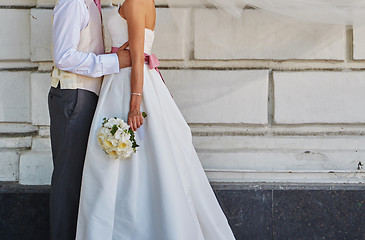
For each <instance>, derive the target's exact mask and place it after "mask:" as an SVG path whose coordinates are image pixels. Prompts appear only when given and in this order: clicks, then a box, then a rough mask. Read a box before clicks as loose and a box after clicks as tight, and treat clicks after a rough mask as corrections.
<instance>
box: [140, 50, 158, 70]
mask: <svg viewBox="0 0 365 240" xmlns="http://www.w3.org/2000/svg"><path fill="white" fill-rule="evenodd" d="M144 60H145V62H146V63H147V64H148V66H149V68H150V69H154V68H157V67H158V66H160V62H159V61H158V59H157V57H156V56H155V55H154V54H151V55H148V54H147V53H145V54H144Z"/></svg>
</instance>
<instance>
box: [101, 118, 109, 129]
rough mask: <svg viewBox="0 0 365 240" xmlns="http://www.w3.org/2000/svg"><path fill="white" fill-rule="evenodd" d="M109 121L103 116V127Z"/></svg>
mask: <svg viewBox="0 0 365 240" xmlns="http://www.w3.org/2000/svg"><path fill="white" fill-rule="evenodd" d="M107 122H108V119H107V118H103V124H102V125H103V127H104V124H105V123H107Z"/></svg>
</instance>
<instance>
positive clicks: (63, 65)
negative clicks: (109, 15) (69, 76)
mask: <svg viewBox="0 0 365 240" xmlns="http://www.w3.org/2000/svg"><path fill="white" fill-rule="evenodd" d="M89 18H90V15H89V11H88V8H87V5H86V3H85V1H84V0H59V1H58V3H57V5H56V7H55V8H54V12H53V60H54V63H55V65H56V67H57V68H59V69H61V70H63V71H67V72H72V73H76V74H80V75H84V76H88V77H94V78H95V77H101V76H104V75H108V74H112V73H118V72H119V60H118V56H117V55H116V54H114V53H113V54H101V55H96V54H95V53H92V52H89V53H85V52H81V51H78V50H77V48H78V45H79V42H80V32H81V30H83V29H84V28H86V26H87V25H88V24H89Z"/></svg>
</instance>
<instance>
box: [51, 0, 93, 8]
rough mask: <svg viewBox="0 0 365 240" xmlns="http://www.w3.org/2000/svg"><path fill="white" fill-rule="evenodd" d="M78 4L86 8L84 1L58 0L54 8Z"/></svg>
mask: <svg viewBox="0 0 365 240" xmlns="http://www.w3.org/2000/svg"><path fill="white" fill-rule="evenodd" d="M78 4H81V5H85V6H86V3H85V0H59V1H58V2H57V4H56V8H57V7H60V6H65V5H78Z"/></svg>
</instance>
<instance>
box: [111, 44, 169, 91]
mask: <svg viewBox="0 0 365 240" xmlns="http://www.w3.org/2000/svg"><path fill="white" fill-rule="evenodd" d="M118 49H119V48H117V47H112V50H111V52H112V53H116V52H117V51H118ZM144 61H145V62H146V63H147V64H148V68H149V69H155V70H156V71H157V72H158V74H160V77H161V79H162V81H163V83H164V84H165V85H166V82H165V80H164V79H163V77H162V74H161V72H160V70H158V68H157V67H158V66H160V61H158V59H157V57H156V56H155V55H154V54H151V55H149V54H147V53H145V54H144ZM170 95H171V97H172V98H174V97H173V96H172V94H171V93H170Z"/></svg>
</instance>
